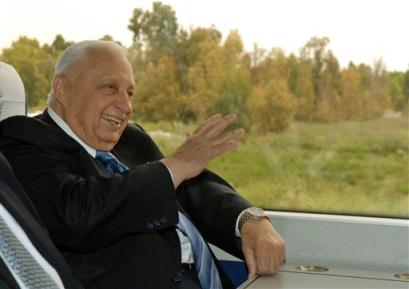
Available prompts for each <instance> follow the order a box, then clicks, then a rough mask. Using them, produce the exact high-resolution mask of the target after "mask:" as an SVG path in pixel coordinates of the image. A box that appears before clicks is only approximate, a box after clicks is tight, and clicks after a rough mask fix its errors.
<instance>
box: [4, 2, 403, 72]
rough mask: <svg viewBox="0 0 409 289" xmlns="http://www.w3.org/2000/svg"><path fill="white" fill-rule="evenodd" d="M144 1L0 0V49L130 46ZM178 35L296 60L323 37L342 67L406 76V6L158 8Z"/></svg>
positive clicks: (177, 4) (188, 4) (227, 4)
mask: <svg viewBox="0 0 409 289" xmlns="http://www.w3.org/2000/svg"><path fill="white" fill-rule="evenodd" d="M152 2H153V1H151V0H133V1H129V0H115V1H112V0H99V1H96V0H70V1H66V0H36V1H33V0H2V1H1V9H0V48H4V47H9V46H10V45H11V43H12V41H14V40H17V39H18V37H19V36H21V35H26V36H29V37H35V38H37V39H38V40H39V41H40V42H41V43H42V44H43V43H45V42H47V43H50V42H51V41H52V40H53V39H54V37H55V35H56V34H58V33H60V34H62V35H63V36H64V38H65V39H67V40H72V41H79V40H84V39H96V38H100V37H101V36H102V35H104V34H110V35H111V36H113V37H114V38H115V39H116V40H119V41H121V42H122V43H123V44H125V45H129V44H130V43H131V40H132V34H131V32H129V31H128V29H127V25H128V21H129V18H130V17H131V15H132V10H133V9H134V8H137V7H138V8H144V9H149V8H151V7H152ZM162 2H163V3H165V4H169V5H171V6H172V7H173V9H174V10H175V11H176V15H177V17H178V21H179V23H180V24H181V25H182V26H183V27H185V28H189V27H198V26H202V27H209V26H211V25H215V26H216V27H217V28H218V29H219V30H220V31H221V32H222V33H223V35H224V36H226V35H227V34H228V32H229V31H230V30H232V29H238V31H239V32H240V34H241V36H242V39H243V42H244V44H245V48H246V50H248V51H250V50H251V49H252V47H253V44H254V43H257V44H258V45H259V46H260V47H262V48H265V49H267V50H269V49H271V48H272V47H280V48H282V49H284V51H286V52H287V53H289V52H293V53H298V51H299V48H300V47H302V46H303V45H304V44H305V43H306V42H307V41H308V39H309V38H310V37H311V36H320V37H322V36H327V37H329V38H330V40H331V42H330V45H329V48H330V49H332V50H333V52H334V53H335V55H336V56H337V58H338V59H339V60H340V63H341V65H342V66H346V65H347V64H348V62H349V61H353V62H355V63H361V62H363V63H367V64H369V65H371V64H372V63H373V61H374V60H375V59H376V58H379V57H382V59H383V60H384V62H385V63H386V65H387V68H388V70H402V71H403V70H406V69H408V68H409V40H408V39H409V37H408V29H409V17H408V11H409V0H371V1H368V0H247V1H244V0H235V1H234V0H163V1H162Z"/></svg>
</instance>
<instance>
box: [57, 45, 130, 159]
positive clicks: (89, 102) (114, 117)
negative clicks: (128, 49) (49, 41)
mask: <svg viewBox="0 0 409 289" xmlns="http://www.w3.org/2000/svg"><path fill="white" fill-rule="evenodd" d="M82 59H83V60H80V61H79V62H78V63H77V64H75V65H74V68H73V69H72V70H71V71H70V73H68V75H67V76H66V77H65V78H64V81H63V83H64V86H63V87H64V89H63V97H62V98H58V97H57V99H59V102H60V103H62V106H63V112H62V117H63V119H64V120H65V121H66V122H67V123H68V125H69V126H70V128H71V129H72V130H73V131H74V132H75V134H76V135H77V136H78V137H80V138H81V139H82V140H83V141H84V142H85V143H86V144H88V145H89V146H91V147H93V148H95V149H97V150H103V151H110V150H111V149H112V148H113V147H114V145H115V144H116V143H117V142H118V140H119V138H120V136H121V135H122V133H123V131H124V129H125V128H126V125H127V123H128V121H129V118H130V116H131V112H132V106H131V97H132V94H133V90H134V86H135V84H134V80H133V74H132V68H131V66H130V64H129V63H128V61H127V60H126V59H125V57H124V56H123V55H121V54H119V53H115V51H114V52H112V51H109V50H108V51H106V50H95V51H88V53H87V54H86V56H85V57H83V58H82ZM57 95H58V94H57Z"/></svg>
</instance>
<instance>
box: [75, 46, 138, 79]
mask: <svg viewBox="0 0 409 289" xmlns="http://www.w3.org/2000/svg"><path fill="white" fill-rule="evenodd" d="M74 67H75V69H74V70H77V72H78V70H86V71H88V72H90V71H94V72H95V73H98V72H100V73H103V72H104V70H105V69H108V68H110V69H113V70H118V71H121V72H123V73H129V74H131V75H132V74H133V72H132V66H131V65H130V63H129V62H128V59H127V58H126V55H125V52H124V51H123V49H122V48H121V47H117V45H114V44H109V43H104V44H99V45H95V46H90V47H88V48H87V49H86V51H85V53H84V54H83V56H82V57H81V58H79V59H78V60H77V62H76V63H75V66H74Z"/></svg>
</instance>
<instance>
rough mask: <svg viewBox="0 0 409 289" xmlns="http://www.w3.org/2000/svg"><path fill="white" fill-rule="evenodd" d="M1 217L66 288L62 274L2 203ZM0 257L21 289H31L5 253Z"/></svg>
mask: <svg viewBox="0 0 409 289" xmlns="http://www.w3.org/2000/svg"><path fill="white" fill-rule="evenodd" d="M0 218H1V219H2V220H3V221H4V223H5V224H6V226H7V227H8V228H9V229H10V231H11V232H13V234H14V235H15V236H16V238H17V239H18V240H19V241H20V242H21V244H22V245H23V246H24V248H26V250H27V251H28V252H29V253H30V255H31V256H32V257H33V258H34V259H35V260H36V261H37V263H38V264H39V265H40V266H41V267H42V268H43V269H44V271H45V272H47V274H48V275H49V276H50V277H51V278H52V279H53V280H54V281H55V283H56V284H57V286H58V288H60V289H64V288H65V287H64V285H63V283H62V281H61V278H60V276H59V275H58V273H57V271H55V269H54V268H53V267H52V266H51V265H50V263H48V262H47V260H45V259H44V257H43V256H42V255H41V254H40V253H39V252H38V251H37V249H36V248H35V247H34V246H33V243H31V241H30V239H29V237H28V236H27V234H26V233H25V232H24V230H23V229H22V228H21V227H20V225H19V224H18V223H17V221H16V219H14V217H13V216H12V215H11V214H10V213H9V212H8V211H7V210H6V208H5V207H4V206H3V205H2V204H1V203H0ZM0 257H1V259H2V260H3V261H4V263H5V264H6V266H7V268H8V269H9V271H10V272H11V274H12V275H13V277H14V279H15V280H16V282H17V284H18V285H19V286H20V288H21V289H29V288H27V287H26V286H25V285H24V283H23V282H22V280H21V279H20V277H19V276H18V275H17V273H16V272H15V271H14V270H13V268H12V267H11V266H10V264H8V263H7V261H6V259H5V257H4V255H3V254H2V252H1V251H0Z"/></svg>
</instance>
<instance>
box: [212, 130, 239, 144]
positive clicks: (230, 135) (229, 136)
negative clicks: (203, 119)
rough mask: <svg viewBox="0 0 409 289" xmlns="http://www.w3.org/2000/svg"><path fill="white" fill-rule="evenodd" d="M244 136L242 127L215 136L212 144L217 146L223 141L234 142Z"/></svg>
mask: <svg viewBox="0 0 409 289" xmlns="http://www.w3.org/2000/svg"><path fill="white" fill-rule="evenodd" d="M243 136H244V129H242V128H240V129H236V130H234V131H230V132H227V133H225V134H223V135H222V136H220V137H219V138H217V139H216V140H215V141H213V142H212V145H213V146H219V145H221V144H223V143H228V142H236V141H238V140H239V139H241V138H242V137H243Z"/></svg>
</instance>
